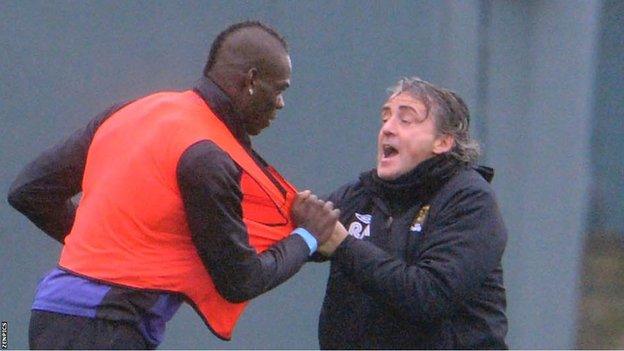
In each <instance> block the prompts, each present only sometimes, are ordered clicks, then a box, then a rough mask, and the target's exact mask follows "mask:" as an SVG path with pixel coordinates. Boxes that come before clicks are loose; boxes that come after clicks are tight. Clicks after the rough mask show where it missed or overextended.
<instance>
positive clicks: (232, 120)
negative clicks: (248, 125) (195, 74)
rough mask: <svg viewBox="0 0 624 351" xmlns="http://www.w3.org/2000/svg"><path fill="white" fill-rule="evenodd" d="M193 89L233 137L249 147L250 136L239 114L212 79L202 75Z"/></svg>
mask: <svg viewBox="0 0 624 351" xmlns="http://www.w3.org/2000/svg"><path fill="white" fill-rule="evenodd" d="M193 90H194V91H195V92H196V93H198V94H199V96H201V97H202V99H204V101H206V103H207V104H208V106H210V108H211V109H212V110H213V111H214V112H215V113H216V115H217V117H218V118H219V119H220V120H221V121H222V122H223V123H225V125H226V126H227V128H228V129H229V130H230V131H231V132H232V134H233V135H234V137H235V138H236V139H237V140H238V141H239V142H240V143H241V144H242V145H243V146H245V147H246V148H248V149H251V138H250V137H249V134H247V132H246V131H245V128H244V127H243V123H242V118H241V116H240V115H239V114H238V113H237V112H236V111H235V110H234V106H233V105H232V100H230V98H229V97H228V96H227V95H226V94H225V92H224V91H223V90H222V89H221V88H220V87H219V86H218V85H217V84H216V83H215V82H214V81H212V79H210V78H207V77H202V78H201V79H199V80H198V81H197V83H195V86H194V87H193Z"/></svg>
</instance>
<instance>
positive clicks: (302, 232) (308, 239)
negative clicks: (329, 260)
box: [290, 227, 318, 255]
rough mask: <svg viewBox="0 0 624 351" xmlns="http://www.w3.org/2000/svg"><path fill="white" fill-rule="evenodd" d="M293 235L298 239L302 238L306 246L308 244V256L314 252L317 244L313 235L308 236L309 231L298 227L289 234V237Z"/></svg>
mask: <svg viewBox="0 0 624 351" xmlns="http://www.w3.org/2000/svg"><path fill="white" fill-rule="evenodd" d="M293 234H297V235H299V236H300V237H302V238H303V240H304V241H305V242H306V244H308V248H309V249H310V255H311V254H313V253H314V252H315V251H316V247H317V246H318V242H317V241H316V238H315V237H314V235H312V234H310V232H309V231H307V230H305V229H304V228H301V227H299V228H295V230H293V231H292V233H290V235H293Z"/></svg>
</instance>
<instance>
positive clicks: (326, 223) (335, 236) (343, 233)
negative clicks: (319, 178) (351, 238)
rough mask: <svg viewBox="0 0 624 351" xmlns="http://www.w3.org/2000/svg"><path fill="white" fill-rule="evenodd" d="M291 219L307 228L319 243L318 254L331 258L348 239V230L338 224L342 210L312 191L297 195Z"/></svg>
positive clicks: (299, 225)
mask: <svg viewBox="0 0 624 351" xmlns="http://www.w3.org/2000/svg"><path fill="white" fill-rule="evenodd" d="M291 217H292V219H293V221H294V222H295V224H296V225H297V226H298V227H302V228H305V229H306V230H307V231H308V232H310V234H312V235H313V236H314V237H315V238H316V241H317V242H318V248H317V252H319V253H320V254H322V255H324V256H327V257H329V256H331V255H332V254H333V253H334V251H335V250H336V248H337V247H338V245H340V243H342V241H343V240H344V239H345V238H346V237H347V230H346V229H345V227H344V226H343V225H342V224H341V223H340V222H338V217H340V210H339V209H337V208H334V204H333V203H332V202H331V201H323V200H321V199H319V198H318V197H317V196H316V195H314V194H312V192H311V191H310V190H305V191H302V192H300V193H297V197H296V198H295V201H294V202H293V205H292V208H291Z"/></svg>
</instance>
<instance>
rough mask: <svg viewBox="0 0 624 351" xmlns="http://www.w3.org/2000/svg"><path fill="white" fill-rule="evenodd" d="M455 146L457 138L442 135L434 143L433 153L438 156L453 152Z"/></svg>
mask: <svg viewBox="0 0 624 351" xmlns="http://www.w3.org/2000/svg"><path fill="white" fill-rule="evenodd" d="M454 145H455V138H454V137H453V136H452V135H449V134H442V135H440V136H438V137H437V138H436V140H434V141H433V153H434V154H436V155H440V154H443V153H445V152H449V151H451V149H452V148H453V146H454Z"/></svg>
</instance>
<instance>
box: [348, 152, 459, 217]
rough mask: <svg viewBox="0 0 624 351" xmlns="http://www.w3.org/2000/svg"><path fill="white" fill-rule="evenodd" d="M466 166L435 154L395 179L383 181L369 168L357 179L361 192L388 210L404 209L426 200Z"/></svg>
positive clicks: (453, 159) (375, 171)
mask: <svg viewBox="0 0 624 351" xmlns="http://www.w3.org/2000/svg"><path fill="white" fill-rule="evenodd" d="M466 166H467V165H466V164H465V163H463V162H459V161H457V160H456V159H455V158H453V157H451V156H449V155H446V154H444V155H438V156H435V157H432V158H430V159H428V160H425V161H423V162H422V163H420V164H419V165H418V166H416V167H415V168H414V169H413V170H411V171H410V172H408V173H406V174H404V175H402V176H400V177H399V178H397V179H395V180H391V181H388V180H383V179H381V178H379V177H378V176H377V170H376V169H373V170H371V171H369V172H365V173H363V174H362V175H361V176H360V180H361V181H362V184H363V185H364V187H365V189H367V190H368V191H369V192H372V193H373V194H375V195H376V197H377V198H379V199H380V200H382V201H383V202H384V203H386V204H387V205H388V206H389V207H390V209H392V211H395V210H399V211H401V209H406V208H409V207H411V206H413V205H414V204H415V203H424V202H426V201H428V199H429V198H431V197H432V196H433V195H435V193H436V192H437V191H438V190H440V188H441V187H442V186H443V185H444V184H445V183H446V182H447V181H448V180H449V179H450V178H451V177H453V175H455V174H456V173H457V172H458V171H459V170H460V169H461V168H463V167H466Z"/></svg>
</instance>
